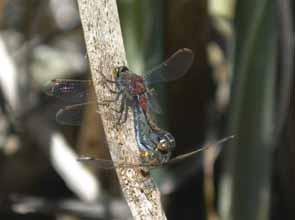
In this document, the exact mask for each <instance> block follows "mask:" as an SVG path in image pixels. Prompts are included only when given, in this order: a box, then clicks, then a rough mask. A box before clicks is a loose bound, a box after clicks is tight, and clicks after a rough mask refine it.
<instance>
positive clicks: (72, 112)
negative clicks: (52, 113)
mask: <svg viewBox="0 0 295 220" xmlns="http://www.w3.org/2000/svg"><path fill="white" fill-rule="evenodd" d="M92 104H95V102H85V103H81V104H75V105H71V106H66V107H64V108H62V109H60V110H59V111H58V112H57V113H56V121H58V122H59V123H60V124H64V125H74V126H79V125H81V122H82V119H83V111H84V109H85V107H86V106H88V105H92Z"/></svg>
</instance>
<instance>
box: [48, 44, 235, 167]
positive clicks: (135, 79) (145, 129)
mask: <svg viewBox="0 0 295 220" xmlns="http://www.w3.org/2000/svg"><path fill="white" fill-rule="evenodd" d="M193 57H194V56H193V52H192V51H191V50H190V49H185V48H184V49H180V50H178V51H176V52H175V53H174V54H172V55H171V56H170V57H169V58H168V59H167V60H166V61H165V62H163V63H162V64H160V65H158V66H156V67H155V68H153V69H152V70H151V71H149V72H147V73H146V74H145V75H144V76H140V75H137V74H135V73H134V72H132V71H131V70H129V69H128V68H127V67H125V66H121V67H117V68H115V69H114V70H113V78H111V79H109V78H107V77H106V76H105V75H102V80H104V83H105V84H106V85H107V88H108V89H109V91H110V92H111V93H114V94H115V98H114V99H113V100H103V101H102V102H101V103H98V104H101V105H109V104H111V103H113V102H119V106H120V108H119V109H117V110H116V112H118V114H119V116H118V120H117V122H116V123H117V124H124V123H125V121H126V120H127V117H128V111H129V110H132V112H133V118H134V119H133V120H134V127H135V135H136V142H137V145H138V149H139V155H138V156H139V163H136V164H134V163H127V162H125V161H117V162H113V161H112V160H105V159H97V158H93V157H80V158H78V160H79V161H86V162H87V161H88V162H95V164H96V165H97V166H98V167H100V168H104V169H112V168H116V167H124V168H129V167H131V168H132V167H146V168H149V169H152V168H156V167H159V166H163V165H167V164H171V163H174V162H177V161H180V160H183V159H186V158H188V157H191V156H193V155H196V154H197V153H199V152H201V151H203V150H205V149H207V148H209V147H210V146H215V145H219V144H222V143H223V142H226V141H228V140H230V139H232V138H233V136H229V137H226V138H223V139H221V140H219V141H217V142H215V143H214V144H212V145H208V146H203V147H202V148H199V149H197V150H194V151H192V152H189V153H185V154H182V155H179V156H176V157H174V158H170V157H171V152H172V151H173V149H174V148H175V145H176V144H175V139H174V137H173V136H172V135H171V134H170V133H169V132H168V131H165V130H163V129H161V128H159V127H158V126H157V124H156V123H155V122H154V120H153V119H152V117H151V115H152V113H161V108H160V105H159V104H158V102H157V99H156V97H155V92H154V90H153V89H152V88H151V87H152V85H155V84H157V83H164V82H169V81H174V80H177V79H179V78H181V77H182V76H184V75H185V73H186V72H187V71H188V69H189V68H190V66H191V64H192V63H193ZM90 86H91V81H88V80H66V79H56V80H52V81H51V82H50V83H49V84H48V85H47V87H46V93H47V94H49V95H51V96H56V97H59V98H62V99H65V100H67V99H68V100H70V101H72V102H74V103H75V104H73V105H71V106H66V107H65V108H63V109H60V110H59V111H58V113H57V114H56V119H57V121H58V122H60V123H62V124H70V125H77V124H79V123H80V119H81V117H82V115H81V113H82V108H83V107H84V106H85V105H88V104H89V101H87V102H83V100H84V101H85V99H86V98H87V97H88V96H89V91H90V90H89V87H90Z"/></svg>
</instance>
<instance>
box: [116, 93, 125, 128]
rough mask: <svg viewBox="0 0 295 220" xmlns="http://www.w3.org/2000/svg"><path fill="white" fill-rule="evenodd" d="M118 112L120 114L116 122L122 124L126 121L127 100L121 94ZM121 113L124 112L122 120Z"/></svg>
mask: <svg viewBox="0 0 295 220" xmlns="http://www.w3.org/2000/svg"><path fill="white" fill-rule="evenodd" d="M118 113H119V114H120V116H119V119H118V121H117V123H116V124H117V125H122V124H124V123H125V122H126V120H127V116H128V108H127V100H126V97H125V96H123V98H122V100H121V105H120V109H119V111H118ZM123 114H124V118H123V121H122V116H123Z"/></svg>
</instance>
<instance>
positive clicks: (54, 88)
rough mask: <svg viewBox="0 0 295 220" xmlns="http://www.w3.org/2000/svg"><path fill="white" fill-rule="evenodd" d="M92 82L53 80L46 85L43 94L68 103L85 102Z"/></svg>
mask: <svg viewBox="0 0 295 220" xmlns="http://www.w3.org/2000/svg"><path fill="white" fill-rule="evenodd" d="M91 86H92V82H91V81H90V80H69V79H54V80H52V81H50V82H49V83H47V84H46V85H45V87H44V92H45V93H46V94H47V95H49V96H55V97H57V98H60V99H63V100H65V101H68V102H73V103H82V102H86V101H87V100H88V98H89V97H90V96H91V90H90V89H91Z"/></svg>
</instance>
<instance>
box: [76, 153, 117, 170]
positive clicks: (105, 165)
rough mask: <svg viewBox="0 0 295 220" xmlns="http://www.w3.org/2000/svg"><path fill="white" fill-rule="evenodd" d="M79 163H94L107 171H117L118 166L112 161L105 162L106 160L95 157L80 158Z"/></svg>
mask: <svg viewBox="0 0 295 220" xmlns="http://www.w3.org/2000/svg"><path fill="white" fill-rule="evenodd" d="M78 161H79V162H86V163H94V164H95V165H96V166H97V167H98V168H101V169H106V170H110V169H115V168H116V166H115V164H114V163H113V161H112V160H105V159H97V158H94V157H84V156H82V157H79V158H78Z"/></svg>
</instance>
